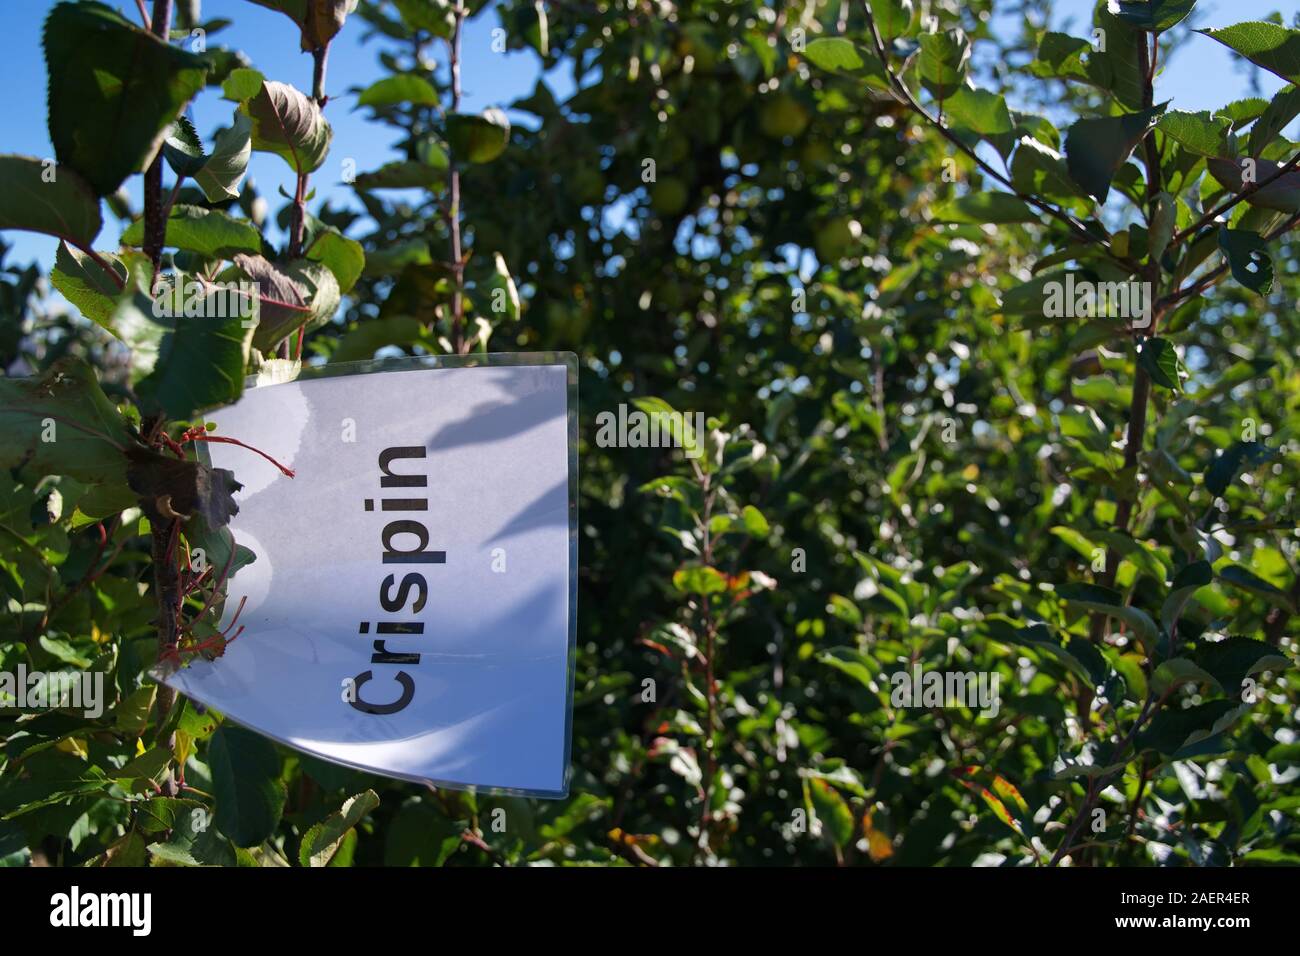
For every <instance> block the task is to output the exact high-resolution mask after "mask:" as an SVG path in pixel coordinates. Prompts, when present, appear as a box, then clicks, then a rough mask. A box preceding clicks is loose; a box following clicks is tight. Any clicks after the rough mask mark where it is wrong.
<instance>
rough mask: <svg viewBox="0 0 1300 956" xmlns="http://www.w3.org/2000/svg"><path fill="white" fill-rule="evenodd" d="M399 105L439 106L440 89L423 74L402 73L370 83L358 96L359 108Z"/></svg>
mask: <svg viewBox="0 0 1300 956" xmlns="http://www.w3.org/2000/svg"><path fill="white" fill-rule="evenodd" d="M398 105H410V106H437V105H438V91H437V90H435V89H434V88H433V84H432V83H430V82H429V81H428V80H426V79H425V78H424V77H422V76H416V75H415V74H413V73H400V74H398V75H397V76H387V77H384V78H383V79H382V80H378V81H376V82H374V83H372V84H370V85H369V86H368V87H366V88H365V89H364V90H362V91H361V93H360V94H358V96H357V109H360V108H361V107H363V106H370V107H374V108H380V107H385V106H398Z"/></svg>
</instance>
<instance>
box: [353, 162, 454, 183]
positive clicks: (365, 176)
mask: <svg viewBox="0 0 1300 956" xmlns="http://www.w3.org/2000/svg"><path fill="white" fill-rule="evenodd" d="M446 178H447V176H446V172H445V171H444V170H443V169H440V168H439V167H437V166H430V165H429V164H428V163H422V162H419V161H418V160H414V159H407V160H399V161H396V162H392V163H385V164H384V165H383V166H380V167H379V168H378V169H376V170H374V171H372V172H369V173H359V174H358V175H357V177H356V179H354V180H353V182H352V185H354V186H355V187H356V188H357V189H424V188H426V187H429V186H437V185H438V184H440V183H441V182H442V181H443V180H445V179H446Z"/></svg>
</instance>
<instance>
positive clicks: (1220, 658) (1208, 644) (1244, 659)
mask: <svg viewBox="0 0 1300 956" xmlns="http://www.w3.org/2000/svg"><path fill="white" fill-rule="evenodd" d="M1192 658H1193V660H1195V661H1196V663H1197V665H1198V666H1199V667H1200V668H1201V670H1203V671H1205V672H1206V673H1207V674H1209V675H1211V676H1212V677H1213V678H1214V680H1215V681H1216V682H1217V683H1218V685H1219V689H1220V690H1222V691H1223V692H1224V693H1225V694H1227V695H1229V696H1230V697H1236V696H1238V695H1240V693H1241V691H1242V689H1243V686H1244V685H1245V683H1246V678H1247V677H1250V676H1251V675H1253V674H1258V673H1259V672H1260V671H1266V670H1267V671H1280V670H1286V669H1288V668H1290V667H1291V661H1290V660H1289V659H1288V658H1287V657H1286V656H1285V655H1283V654H1282V653H1281V652H1280V651H1279V650H1278V649H1277V648H1275V647H1273V645H1271V644H1269V643H1267V642H1266V641H1257V640H1254V639H1252V638H1249V637H1228V638H1224V639H1223V640H1221V641H1203V642H1201V643H1199V644H1197V646H1196V650H1195V652H1194V653H1193V654H1192Z"/></svg>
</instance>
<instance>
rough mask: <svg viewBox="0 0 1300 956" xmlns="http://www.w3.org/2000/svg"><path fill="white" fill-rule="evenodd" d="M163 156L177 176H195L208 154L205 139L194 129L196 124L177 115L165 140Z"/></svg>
mask: <svg viewBox="0 0 1300 956" xmlns="http://www.w3.org/2000/svg"><path fill="white" fill-rule="evenodd" d="M163 158H164V159H166V160H167V165H168V166H170V167H171V168H172V172H174V173H175V174H176V175H177V176H181V177H185V176H193V175H194V174H195V173H197V172H198V171H199V170H200V169H202V168H203V164H204V162H205V161H206V160H207V156H205V155H204V153H203V141H202V140H201V139H199V134H198V133H197V132H195V130H194V124H193V123H191V122H190V121H189V120H188V119H186V118H185V117H184V116H178V117H176V121H175V122H174V123H172V125H171V128H170V129H169V130H168V131H167V138H166V139H164V140H163Z"/></svg>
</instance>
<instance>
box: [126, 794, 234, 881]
mask: <svg viewBox="0 0 1300 956" xmlns="http://www.w3.org/2000/svg"><path fill="white" fill-rule="evenodd" d="M160 802H161V801H159V800H150V801H149V802H148V803H149V804H157V803H160ZM176 803H177V804H181V803H182V801H176ZM146 805H147V804H146ZM163 812H164V813H165V814H166V815H167V816H168V817H169V818H170V819H169V823H168V826H166V827H163V828H161V829H163V830H171V836H170V838H169V839H168V840H167V841H166V842H162V841H159V842H157V843H151V844H149V856H150V857H151V858H152V860H153V863H154V865H159V864H163V865H168V866H234V865H236V862H237V857H236V853H235V848H234V847H233V846H232V845H231V842H230V840H228V839H226V838H225V837H223V836H222V835H221V833H218V832H217V827H214V826H211V825H210V824H211V815H210V814H209V813H208V810H207V808H206V807H203V806H201V805H197V804H196V805H194V806H190V807H188V808H187V807H186V806H184V805H182V806H178V807H176V808H168V809H167V810H165V811H163ZM151 832H158V831H151Z"/></svg>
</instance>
